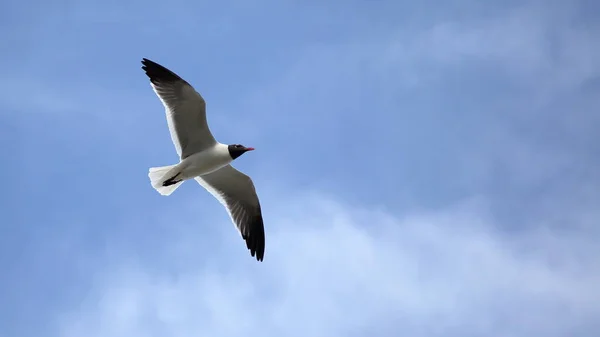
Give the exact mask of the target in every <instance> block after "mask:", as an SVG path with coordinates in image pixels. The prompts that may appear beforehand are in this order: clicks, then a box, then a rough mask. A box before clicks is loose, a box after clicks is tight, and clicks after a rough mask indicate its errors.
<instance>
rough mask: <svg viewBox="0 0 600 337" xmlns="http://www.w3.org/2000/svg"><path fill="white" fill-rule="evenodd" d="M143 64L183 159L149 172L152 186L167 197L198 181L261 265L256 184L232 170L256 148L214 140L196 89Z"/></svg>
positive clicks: (262, 250) (154, 65) (164, 70)
mask: <svg viewBox="0 0 600 337" xmlns="http://www.w3.org/2000/svg"><path fill="white" fill-rule="evenodd" d="M142 65H143V66H142V69H143V70H144V71H145V72H146V75H147V76H148V77H149V78H150V85H151V86H152V89H153V90H154V92H155V93H156V95H157V96H158V98H159V99H160V101H161V102H162V104H163V105H164V107H165V113H166V115H167V124H168V126H169V131H170V133H171V140H172V141H173V144H174V145H175V149H176V150H177V154H178V155H179V158H180V161H179V163H177V164H174V165H169V166H162V167H152V168H150V169H149V172H148V177H149V178H150V182H151V184H152V187H154V189H155V190H156V191H158V193H160V194H162V195H165V196H167V195H170V194H171V193H173V191H175V190H176V189H177V188H178V187H179V186H181V184H182V183H183V182H184V181H186V180H189V179H195V180H196V181H197V182H198V183H199V184H200V185H202V187H204V188H205V189H206V190H207V191H208V192H210V193H211V194H212V195H213V196H214V197H215V198H216V199H217V200H218V201H219V202H220V203H221V204H222V205H223V206H225V208H226V209H227V212H228V214H229V217H230V218H231V221H232V222H233V223H234V225H235V226H236V227H237V229H238V231H239V233H240V234H241V236H242V238H243V239H244V241H246V247H247V248H248V249H249V250H250V254H251V255H252V256H253V257H254V256H256V259H257V260H258V261H262V260H263V256H264V254H265V229H264V224H263V218H262V212H261V208H260V203H259V201H258V196H257V194H256V190H255V188H254V183H253V182H252V179H250V177H248V176H247V175H245V174H244V173H242V172H240V171H238V170H236V169H235V168H234V167H233V166H231V162H233V161H234V160H235V159H237V158H239V157H240V156H241V155H243V154H244V153H246V152H248V151H253V150H254V148H252V147H246V146H243V145H240V144H231V145H226V144H222V143H220V142H218V141H216V140H215V138H214V137H213V135H212V133H211V132H210V129H209V127H208V124H207V121H206V102H205V101H204V98H202V96H201V95H200V94H199V93H198V92H197V91H196V90H195V89H194V87H192V86H191V85H190V84H189V83H188V82H186V81H185V80H183V79H182V78H181V77H179V76H178V75H177V74H175V73H174V72H172V71H171V70H169V69H167V68H165V67H163V66H162V65H160V64H158V63H156V62H153V61H151V60H149V59H146V58H143V59H142Z"/></svg>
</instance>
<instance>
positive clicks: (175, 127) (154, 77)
mask: <svg viewBox="0 0 600 337" xmlns="http://www.w3.org/2000/svg"><path fill="white" fill-rule="evenodd" d="M142 64H143V66H142V69H143V70H144V71H145V72H146V75H147V76H148V77H149V78H150V85H151V86H152V89H153V90H154V92H155V93H156V95H157V96H158V98H159V99H160V100H161V102H162V103H163V105H164V106H165V113H166V115H167V123H168V125H169V131H170V132H171V139H172V140H173V144H174V145H175V149H176V150H177V154H178V155H179V157H180V158H181V159H184V158H186V157H189V156H190V155H192V154H194V153H196V152H200V151H202V150H204V149H207V148H209V147H211V146H213V145H214V144H215V143H216V140H215V138H214V137H213V135H212V133H211V132H210V129H209V128H208V124H207V122H206V102H205V101H204V98H202V96H201V95H200V94H199V93H198V92H197V91H196V90H195V89H194V88H193V87H192V86H191V85H190V84H189V83H187V82H186V81H184V80H183V79H182V78H181V77H179V76H178V75H177V74H175V73H174V72H172V71H170V70H169V69H167V68H165V67H163V66H161V65H160V64H158V63H156V62H153V61H150V60H148V59H146V58H144V59H143V60H142Z"/></svg>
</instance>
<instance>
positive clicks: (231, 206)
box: [195, 165, 265, 261]
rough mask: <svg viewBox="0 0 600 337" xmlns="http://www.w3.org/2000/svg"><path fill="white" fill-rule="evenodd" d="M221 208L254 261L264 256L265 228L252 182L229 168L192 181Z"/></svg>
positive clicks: (225, 167) (226, 167) (229, 166)
mask: <svg viewBox="0 0 600 337" xmlns="http://www.w3.org/2000/svg"><path fill="white" fill-rule="evenodd" d="M195 179H196V181H197V182H198V183H199V184H200V185H202V187H204V188H205V189H206V190H208V191H209V192H210V193H211V194H212V195H213V196H214V197H215V198H217V200H219V201H220V202H221V204H223V206H225V208H226V209H227V212H228V213H229V216H230V217H231V221H233V224H234V225H235V226H236V227H237V229H238V231H239V232H240V234H241V235H242V238H243V239H244V240H245V241H246V247H247V248H248V249H249V250H250V254H251V255H252V256H255V255H256V259H257V260H258V261H262V260H263V256H264V254H265V228H264V224H263V218H262V212H261V209H260V203H259V201H258V196H257V195H256V190H255V189H254V184H253V183H252V179H250V177H248V176H247V175H245V174H243V173H242V172H240V171H238V170H236V169H235V168H233V166H231V165H227V166H224V167H223V168H221V169H219V170H217V171H214V172H212V173H209V174H206V175H203V176H199V177H196V178H195Z"/></svg>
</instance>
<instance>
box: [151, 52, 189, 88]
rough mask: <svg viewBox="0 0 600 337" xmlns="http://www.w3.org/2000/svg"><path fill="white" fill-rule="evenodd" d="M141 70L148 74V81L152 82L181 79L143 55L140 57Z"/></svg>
mask: <svg viewBox="0 0 600 337" xmlns="http://www.w3.org/2000/svg"><path fill="white" fill-rule="evenodd" d="M142 70H144V72H146V76H148V78H149V79H150V82H152V83H154V84H158V83H160V82H163V83H165V82H177V81H183V80H182V79H181V77H179V75H177V74H175V73H174V72H172V71H171V70H169V69H167V68H165V67H164V66H162V65H160V64H158V63H156V62H154V61H152V60H149V59H147V58H145V57H144V58H142Z"/></svg>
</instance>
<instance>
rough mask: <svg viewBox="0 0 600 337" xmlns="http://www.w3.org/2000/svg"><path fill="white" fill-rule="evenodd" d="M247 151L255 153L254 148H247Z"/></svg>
mask: <svg viewBox="0 0 600 337" xmlns="http://www.w3.org/2000/svg"><path fill="white" fill-rule="evenodd" d="M246 151H254V148H253V147H247V148H246Z"/></svg>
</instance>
